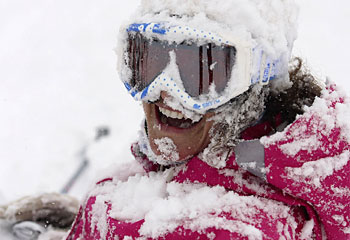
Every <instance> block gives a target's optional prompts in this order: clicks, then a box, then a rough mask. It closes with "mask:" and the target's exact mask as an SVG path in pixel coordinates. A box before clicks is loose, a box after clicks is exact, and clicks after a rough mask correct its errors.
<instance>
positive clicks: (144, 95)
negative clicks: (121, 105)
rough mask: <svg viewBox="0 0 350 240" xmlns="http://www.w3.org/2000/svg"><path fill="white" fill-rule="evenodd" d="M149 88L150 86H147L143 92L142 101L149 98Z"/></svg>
mask: <svg viewBox="0 0 350 240" xmlns="http://www.w3.org/2000/svg"><path fill="white" fill-rule="evenodd" d="M148 88H149V86H147V87H146V88H145V89H144V90H143V91H142V94H141V100H142V99H143V98H144V97H146V96H147V94H148Z"/></svg>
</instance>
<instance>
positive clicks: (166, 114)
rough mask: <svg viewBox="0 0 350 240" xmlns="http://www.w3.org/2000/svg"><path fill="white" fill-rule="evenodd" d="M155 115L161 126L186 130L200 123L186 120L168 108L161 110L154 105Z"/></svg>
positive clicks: (161, 108)
mask: <svg viewBox="0 0 350 240" xmlns="http://www.w3.org/2000/svg"><path fill="white" fill-rule="evenodd" d="M156 114H157V118H158V121H159V122H160V123H162V124H166V125H168V126H171V127H175V128H181V129H188V128H191V127H193V126H195V125H196V124H198V123H199V122H200V120H201V119H200V120H199V121H196V122H194V121H193V120H192V119H190V118H186V116H185V115H184V114H182V113H180V112H177V111H173V110H170V109H168V108H163V107H160V106H157V105H156Z"/></svg>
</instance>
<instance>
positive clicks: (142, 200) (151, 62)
mask: <svg viewBox="0 0 350 240" xmlns="http://www.w3.org/2000/svg"><path fill="white" fill-rule="evenodd" d="M297 12H298V9H297V7H296V5H295V3H294V1H293V0H263V1H261V0H245V1H243V0H227V1H219V0H201V1H199V0H143V1H142V2H141V6H140V7H139V9H138V10H137V12H136V13H135V15H134V16H133V18H132V19H131V20H130V21H129V22H128V23H127V24H125V25H124V26H123V27H122V28H121V34H120V41H119V45H118V46H119V47H118V50H117V52H118V55H119V72H120V76H121V79H122V81H123V83H124V85H125V87H126V89H127V91H128V92H129V93H130V94H131V96H132V97H133V98H134V99H135V100H139V101H141V102H142V105H143V109H144V112H145V120H144V121H143V124H142V126H141V131H140V137H139V141H138V142H137V143H135V144H133V146H132V152H133V154H134V156H135V159H136V160H135V161H133V162H131V163H127V164H124V165H122V166H118V168H116V170H111V172H110V173H108V174H106V177H105V178H103V179H101V180H100V181H99V182H97V183H96V185H95V186H94V188H93V189H91V191H90V192H89V193H88V195H87V197H86V200H85V201H84V203H83V204H82V206H81V207H80V210H79V213H78V215H77V217H76V219H75V222H74V224H73V226H72V228H71V230H70V231H69V233H68V236H67V239H69V240H73V239H337V240H340V239H350V206H349V202H350V161H349V158H350V156H349V136H350V134H349V133H350V132H349V131H350V126H349V123H348V118H347V113H348V112H349V110H350V105H349V99H348V98H347V97H346V96H345V94H344V93H343V92H342V91H341V90H340V89H338V87H337V86H335V85H334V84H332V83H329V82H327V83H323V82H320V81H318V80H316V79H315V78H314V77H312V75H310V74H308V73H307V71H306V70H305V68H304V67H303V66H302V61H301V60H300V59H292V58H291V51H292V47H293V42H294V40H295V38H296V21H297Z"/></svg>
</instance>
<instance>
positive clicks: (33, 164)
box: [0, 0, 350, 232]
mask: <svg viewBox="0 0 350 240" xmlns="http://www.w3.org/2000/svg"><path fill="white" fill-rule="evenodd" d="M138 2H139V1H137V0H132V1H127V2H125V1H124V2H123V4H121V3H120V1H116V0H114V1H113V0H100V1H98V2H96V1H92V0H84V1H83V0H76V1H68V0H61V1H45V0H32V1H24V0H2V1H0V33H1V38H0V70H1V71H0V111H1V118H0V143H1V144H0V159H1V168H0V204H1V203H5V202H8V201H10V200H14V199H16V198H19V197H21V196H23V195H28V194H37V193H41V192H48V191H54V190H60V188H61V187H62V186H63V184H64V183H65V182H66V180H67V178H69V177H70V176H71V175H72V174H73V172H74V171H75V169H76V167H77V166H78V165H79V162H80V160H79V159H78V157H77V156H78V153H79V151H80V150H81V148H82V147H83V146H84V145H85V144H87V143H89V142H90V140H91V139H92V138H93V135H94V128H95V127H96V126H99V125H108V126H110V128H111V136H110V137H108V138H106V139H103V140H101V141H100V142H98V143H93V144H90V148H89V150H88V155H89V156H90V160H91V164H90V168H89V170H88V171H87V172H86V173H85V174H84V175H83V176H82V178H81V179H80V180H78V182H77V185H76V186H75V187H74V188H73V190H72V192H71V194H73V195H75V196H78V197H81V196H82V195H83V194H84V193H85V191H86V189H87V186H89V181H91V179H94V178H93V175H94V174H93V173H94V172H96V171H97V170H98V169H100V168H101V167H102V168H105V167H106V166H107V165H109V164H110V163H114V162H124V161H128V160H130V159H131V158H132V156H131V155H130V153H129V147H130V143H131V142H132V141H133V140H135V139H136V134H137V131H138V129H139V128H140V126H139V123H140V122H141V120H142V115H143V114H142V108H141V107H140V106H139V105H140V104H138V103H135V102H133V100H132V98H131V97H129V96H128V95H127V94H126V91H125V89H124V87H123V86H122V84H121V83H120V81H119V79H118V75H117V73H116V70H115V62H116V56H115V54H114V52H113V48H114V47H115V45H116V34H117V32H118V27H119V25H120V24H121V22H122V20H124V19H126V18H127V16H128V15H129V14H130V13H131V12H133V11H134V9H135V6H136V5H137V4H138ZM298 2H299V3H300V5H301V8H300V11H301V15H300V22H301V24H299V26H300V31H299V36H298V40H297V41H296V44H295V49H294V53H296V54H297V55H299V56H301V57H303V58H306V59H307V60H308V64H310V66H311V67H312V69H314V70H316V73H317V74H318V75H320V76H323V77H324V76H325V75H329V76H330V77H331V79H332V80H334V81H336V82H337V83H338V84H339V85H341V86H342V87H343V88H344V89H346V91H347V93H348V94H349V93H350V92H349V90H348V89H350V88H349V86H350V85H349V81H348V69H349V61H348V56H349V55H350V48H349V47H348V43H349V42H350V33H349V30H348V27H347V24H348V22H349V21H350V20H349V17H350V14H349V12H348V10H349V9H350V3H349V1H345V0H340V1H338V2H337V4H334V3H333V2H332V1H326V0H308V1H302V0H298ZM316 7H317V11H314V9H315V8H316ZM271 16H272V15H271ZM337 109H339V112H342V113H343V114H344V111H345V110H343V109H341V107H339V108H337ZM349 112H350V111H348V112H347V114H348V113H349ZM346 119H347V118H344V119H339V123H341V122H344V123H345V121H346ZM0 229H1V228H0ZM348 231H349V232H350V230H348Z"/></svg>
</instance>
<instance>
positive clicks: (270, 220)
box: [67, 86, 350, 240]
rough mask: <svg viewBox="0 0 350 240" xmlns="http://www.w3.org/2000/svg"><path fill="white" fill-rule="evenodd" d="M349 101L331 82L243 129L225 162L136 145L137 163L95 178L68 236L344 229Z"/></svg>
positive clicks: (256, 234) (348, 218) (349, 173)
mask: <svg viewBox="0 0 350 240" xmlns="http://www.w3.org/2000/svg"><path fill="white" fill-rule="evenodd" d="M349 106H350V104H349V100H348V99H347V98H346V97H344V96H342V95H341V94H340V93H339V91H336V90H335V87H334V86H331V87H329V88H328V89H327V90H324V91H323V93H322V96H321V97H320V98H316V99H315V102H314V103H313V105H312V106H311V107H308V108H305V112H304V114H303V115H300V116H297V118H296V120H295V121H294V122H293V123H292V124H290V125H289V126H287V127H286V128H285V129H284V130H283V131H282V132H277V133H274V134H272V135H270V136H267V135H268V133H269V132H271V130H272V128H271V126H270V124H269V123H261V124H258V125H256V126H253V127H251V128H249V129H247V130H246V131H245V132H244V133H243V134H242V137H243V138H244V139H245V141H243V142H242V144H243V145H241V144H239V145H238V147H237V149H236V150H235V151H233V152H232V153H231V154H230V156H229V157H228V160H227V164H226V167H224V168H221V169H217V168H214V167H212V166H209V165H208V164H207V163H205V162H204V161H202V160H201V159H200V158H199V157H198V156H195V157H193V158H192V159H190V160H189V161H188V162H187V163H186V164H183V165H180V166H177V167H170V168H167V169H163V167H161V166H157V165H156V164H153V163H151V162H150V161H148V159H147V158H146V157H145V156H143V155H140V154H138V151H137V145H134V147H133V151H134V153H136V159H137V160H138V162H139V163H141V164H139V163H137V162H136V161H135V162H133V163H131V164H129V165H125V166H123V167H121V168H119V169H118V171H117V172H116V173H115V174H114V175H113V176H109V177H107V178H106V179H104V180H102V181H100V182H98V183H97V184H96V186H95V188H94V189H92V190H91V191H90V192H89V195H88V197H87V199H86V201H85V202H84V204H83V206H82V207H81V209H80V212H79V214H78V216H77V218H76V221H75V223H74V225H73V227H72V229H71V232H70V234H69V236H68V238H67V239H69V240H72V239H86V240H89V239H152V238H154V239H337V240H341V239H350V206H349V202H350V161H349V157H350V156H349V142H350V141H349V137H350V134H349V133H350V124H349V122H348V120H349V119H350V117H348V115H349V114H350V111H349V110H350V107H349ZM257 138H258V139H259V141H254V140H253V139H257ZM249 140H253V141H249ZM252 173H254V175H253V174H252Z"/></svg>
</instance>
